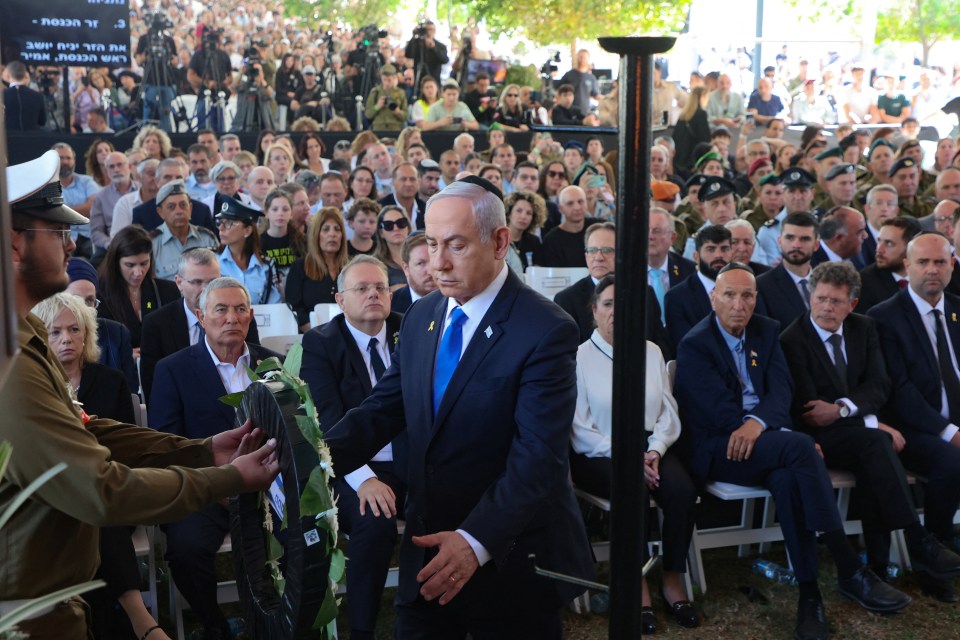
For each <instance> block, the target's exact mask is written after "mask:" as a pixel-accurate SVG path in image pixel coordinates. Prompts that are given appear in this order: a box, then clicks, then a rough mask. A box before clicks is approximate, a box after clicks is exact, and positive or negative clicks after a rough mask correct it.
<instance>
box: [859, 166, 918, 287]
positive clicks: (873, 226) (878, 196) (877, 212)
mask: <svg viewBox="0 0 960 640" xmlns="http://www.w3.org/2000/svg"><path fill="white" fill-rule="evenodd" d="M899 213H900V207H899V206H898V205H897V190H896V189H895V188H894V187H893V186H891V185H889V184H878V185H877V186H875V187H873V188H872V189H870V191H868V192H867V200H866V203H865V204H864V205H863V214H864V215H865V216H866V218H867V237H866V238H865V239H864V241H863V249H862V250H861V252H860V255H861V256H862V257H863V263H864V264H866V265H871V264H873V261H874V260H875V259H876V255H877V238H878V237H879V235H880V227H881V226H882V225H883V223H884V222H886V221H887V220H890V219H892V218H896V217H897V215H898V214H899ZM921 226H922V222H921ZM930 230H931V231H933V229H932V228H931V229H930ZM860 304H861V305H863V300H861V301H860Z"/></svg>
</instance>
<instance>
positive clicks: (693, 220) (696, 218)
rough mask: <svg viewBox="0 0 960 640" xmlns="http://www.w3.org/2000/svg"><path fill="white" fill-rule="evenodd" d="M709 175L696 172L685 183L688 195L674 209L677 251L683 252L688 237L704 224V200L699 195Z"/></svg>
mask: <svg viewBox="0 0 960 640" xmlns="http://www.w3.org/2000/svg"><path fill="white" fill-rule="evenodd" d="M706 179H707V176H705V175H703V174H702V173H695V174H693V175H692V176H690V177H689V178H688V179H687V181H686V183H684V186H683V188H684V190H685V191H686V196H684V197H683V199H682V200H681V201H680V204H679V205H677V208H676V209H674V211H673V217H674V219H675V220H676V227H677V238H676V240H675V241H674V243H673V250H674V251H676V252H677V253H683V248H684V247H685V246H686V244H687V238H689V237H690V236H692V235H693V234H694V233H696V232H697V229H699V228H700V227H702V226H703V220H704V217H703V202H701V201H700V198H698V197H697V194H698V193H699V191H700V187H701V186H702V185H703V181H704V180H706Z"/></svg>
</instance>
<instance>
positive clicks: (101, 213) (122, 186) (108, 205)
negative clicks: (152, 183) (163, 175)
mask: <svg viewBox="0 0 960 640" xmlns="http://www.w3.org/2000/svg"><path fill="white" fill-rule="evenodd" d="M103 164H104V168H106V170H107V177H109V178H110V184H108V185H107V186H105V187H104V188H103V189H101V190H100V191H99V192H98V193H97V195H96V196H94V198H93V205H91V207H90V239H91V240H92V241H93V247H94V254H95V255H97V254H104V253H106V251H107V246H108V245H109V244H110V227H111V225H112V224H113V209H114V207H116V206H117V202H119V201H120V198H122V197H123V196H125V195H126V194H128V193H130V192H132V191H135V190H137V189H139V188H140V185H138V184H137V183H136V182H134V181H133V180H131V179H130V163H129V162H128V161H127V156H125V155H124V154H122V153H120V152H119V151H114V152H112V153H110V154H109V155H107V157H106V158H105V159H104V161H103Z"/></svg>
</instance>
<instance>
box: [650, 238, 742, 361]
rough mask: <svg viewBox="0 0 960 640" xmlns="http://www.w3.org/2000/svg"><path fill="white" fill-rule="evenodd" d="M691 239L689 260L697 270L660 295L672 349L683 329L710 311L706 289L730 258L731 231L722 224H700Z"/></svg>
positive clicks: (710, 289)
mask: <svg viewBox="0 0 960 640" xmlns="http://www.w3.org/2000/svg"><path fill="white" fill-rule="evenodd" d="M695 243H696V251H694V254H693V261H694V262H695V263H696V264H697V272H696V273H695V274H693V275H691V276H690V277H689V278H687V279H686V280H684V281H683V282H681V283H680V284H678V285H676V286H675V287H671V289H670V291H668V292H667V294H666V295H665V296H664V307H665V309H666V310H665V315H666V318H667V334H668V335H669V336H670V343H671V347H672V349H673V352H674V353H676V349H677V345H678V344H680V340H682V339H683V337H684V336H685V335H687V332H688V331H690V329H691V328H693V326H694V325H695V324H697V323H698V322H700V321H701V320H703V319H704V318H706V317H707V316H708V315H710V310H711V306H710V292H711V291H713V288H714V286H715V284H716V283H715V280H716V279H717V273H718V272H719V271H720V269H722V268H724V267H725V266H727V264H728V263H729V262H730V250H731V235H730V231H729V229H727V228H726V227H724V226H723V225H719V224H714V225H710V226H708V227H704V228H703V229H701V230H700V231H699V232H698V233H697V235H696V238H695Z"/></svg>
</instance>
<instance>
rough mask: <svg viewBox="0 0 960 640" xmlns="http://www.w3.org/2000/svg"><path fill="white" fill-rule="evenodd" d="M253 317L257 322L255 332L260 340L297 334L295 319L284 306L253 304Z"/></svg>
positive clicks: (297, 328) (288, 308)
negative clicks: (258, 334)
mask: <svg viewBox="0 0 960 640" xmlns="http://www.w3.org/2000/svg"><path fill="white" fill-rule="evenodd" d="M253 317H254V318H255V319H256V321H257V331H258V332H259V333H260V338H261V339H262V338H269V337H271V336H292V335H295V334H297V333H299V327H298V326H297V317H296V316H295V315H294V313H293V311H291V310H290V307H288V306H287V305H285V304H255V305H253Z"/></svg>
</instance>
